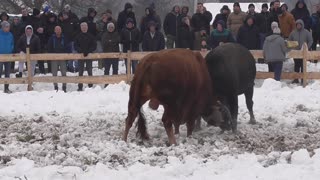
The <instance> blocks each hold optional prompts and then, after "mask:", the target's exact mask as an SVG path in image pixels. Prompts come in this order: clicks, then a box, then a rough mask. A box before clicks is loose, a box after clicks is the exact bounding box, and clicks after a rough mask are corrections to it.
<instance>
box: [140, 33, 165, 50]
mask: <svg viewBox="0 0 320 180" xmlns="http://www.w3.org/2000/svg"><path fill="white" fill-rule="evenodd" d="M164 48H165V40H164V36H163V34H162V33H161V32H159V31H156V32H155V33H154V36H153V37H152V36H151V33H150V31H146V32H145V33H144V35H143V40H142V50H143V51H160V50H162V49H164Z"/></svg>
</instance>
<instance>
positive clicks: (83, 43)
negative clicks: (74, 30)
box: [74, 22, 97, 91]
mask: <svg viewBox="0 0 320 180" xmlns="http://www.w3.org/2000/svg"><path fill="white" fill-rule="evenodd" d="M80 29H81V32H80V33H79V34H78V35H77V36H76V38H75V40H74V48H75V50H76V51H77V52H78V53H82V54H83V56H84V57H87V56H88V54H89V53H93V51H95V50H96V48H97V42H96V39H95V37H94V36H93V35H92V34H90V33H89V32H88V24H87V23H86V22H83V23H81V24H80ZM84 66H86V70H87V72H88V75H89V76H92V61H91V60H80V61H79V76H83V72H84ZM88 86H89V88H91V87H92V86H93V85H92V84H89V85H88ZM82 90H83V84H82V83H79V84H78V91H82Z"/></svg>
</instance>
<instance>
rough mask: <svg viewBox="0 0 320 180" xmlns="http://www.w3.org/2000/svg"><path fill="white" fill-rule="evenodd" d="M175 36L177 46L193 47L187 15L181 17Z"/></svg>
mask: <svg viewBox="0 0 320 180" xmlns="http://www.w3.org/2000/svg"><path fill="white" fill-rule="evenodd" d="M181 21H182V23H181V24H180V27H179V30H178V37H177V48H185V49H193V32H192V30H191V26H190V19H189V18H188V17H183V18H182V20H181Z"/></svg>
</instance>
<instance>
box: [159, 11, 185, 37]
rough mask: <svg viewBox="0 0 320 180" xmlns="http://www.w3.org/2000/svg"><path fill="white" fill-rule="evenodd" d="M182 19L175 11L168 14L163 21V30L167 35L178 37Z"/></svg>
mask: <svg viewBox="0 0 320 180" xmlns="http://www.w3.org/2000/svg"><path fill="white" fill-rule="evenodd" d="M180 22H181V18H180V16H179V14H176V13H175V12H174V11H172V12H170V13H168V14H167V15H166V17H165V19H164V21H163V30H164V33H165V35H171V36H177V31H178V27H179V25H180Z"/></svg>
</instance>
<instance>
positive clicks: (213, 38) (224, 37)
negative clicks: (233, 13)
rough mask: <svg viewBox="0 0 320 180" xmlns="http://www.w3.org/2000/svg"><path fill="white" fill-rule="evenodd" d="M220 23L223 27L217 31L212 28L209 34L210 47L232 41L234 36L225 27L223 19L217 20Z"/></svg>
mask: <svg viewBox="0 0 320 180" xmlns="http://www.w3.org/2000/svg"><path fill="white" fill-rule="evenodd" d="M218 24H221V25H222V27H223V30H222V31H218V30H217V29H214V30H213V31H212V32H211V34H210V39H209V46H210V48H212V49H214V48H216V47H218V46H219V45H220V43H227V42H234V41H235V40H234V38H233V36H232V33H231V32H230V31H229V30H228V29H226V28H225V24H224V21H219V22H218V23H217V25H218Z"/></svg>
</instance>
